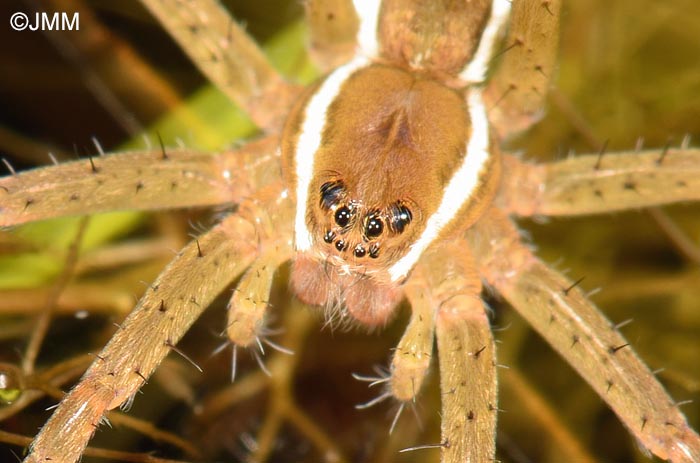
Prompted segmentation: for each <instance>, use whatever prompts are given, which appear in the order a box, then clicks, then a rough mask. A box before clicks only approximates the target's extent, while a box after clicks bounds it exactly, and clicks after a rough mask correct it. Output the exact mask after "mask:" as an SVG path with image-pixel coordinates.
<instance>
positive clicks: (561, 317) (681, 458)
mask: <svg viewBox="0 0 700 463" xmlns="http://www.w3.org/2000/svg"><path fill="white" fill-rule="evenodd" d="M468 238H469V241H470V244H471V248H472V249H473V250H474V255H475V259H476V261H477V262H479V266H480V270H481V272H482V274H483V275H484V276H485V278H486V279H487V280H488V282H489V283H490V284H492V285H493V286H494V287H495V288H496V290H497V291H498V292H499V293H500V294H501V295H503V297H505V298H506V300H508V302H509V303H510V304H511V305H512V306H513V307H514V308H515V309H516V310H517V311H518V312H519V313H520V314H521V315H522V316H523V317H524V318H525V319H526V320H527V321H528V323H529V324H530V325H531V326H533V327H534V328H535V330H537V331H538V332H539V333H540V335H542V336H543V337H544V338H545V339H546V340H547V341H548V342H549V343H550V344H551V345H552V347H554V348H555V349H556V350H557V351H558V352H559V354H560V355H562V356H563V357H564V358H565V359H566V361H567V362H568V363H569V364H570V365H572V366H573V367H574V368H575V369H576V370H577V371H578V372H579V374H580V375H581V376H582V377H583V378H585V379H586V381H588V383H589V384H590V385H591V387H593V389H595V391H596V392H597V393H598V394H599V395H600V397H601V398H602V399H603V400H605V401H606V402H607V403H608V404H609V405H610V407H611V408H612V409H613V410H614V411H615V413H616V414H617V415H618V417H619V418H620V420H621V421H622V422H623V423H624V424H625V425H626V426H627V428H628V429H629V430H630V432H631V433H632V434H634V435H635V436H636V437H637V439H639V441H640V442H641V444H642V445H643V446H644V447H645V448H648V449H649V450H650V451H651V452H653V453H654V454H656V455H657V456H659V457H661V458H665V459H669V460H671V461H674V462H688V463H689V462H691V461H698V459H700V437H698V435H697V434H696V433H695V432H694V431H693V430H692V429H690V427H689V426H688V424H687V423H686V420H685V417H684V416H683V414H682V413H681V412H680V410H679V409H678V407H676V405H675V403H674V401H673V400H672V399H671V398H670V397H669V396H668V394H667V393H666V391H665V390H664V388H663V386H661V384H660V383H659V382H658V380H657V379H656V378H655V377H654V375H653V374H652V373H651V372H650V371H649V369H648V368H647V367H646V366H645V365H644V363H643V362H642V361H641V360H640V359H639V357H637V355H636V354H635V353H634V351H633V350H632V348H631V347H629V344H628V343H627V341H626V340H625V339H624V338H623V337H622V336H621V335H620V333H619V332H618V331H617V328H616V327H615V326H614V325H612V324H611V323H610V322H609V321H608V320H607V319H605V317H604V316H603V315H602V314H601V313H600V312H599V311H598V310H597V309H596V307H595V306H594V305H593V304H591V303H590V301H588V300H587V299H586V297H585V295H584V294H583V292H582V291H581V290H580V289H579V288H576V287H575V284H572V282H571V281H569V280H568V279H567V278H565V277H564V276H562V275H561V274H559V273H558V272H556V271H554V270H553V269H551V268H549V267H547V266H546V265H545V264H544V263H542V262H541V261H540V260H539V259H537V257H536V256H535V255H534V254H533V253H532V251H531V250H530V249H528V248H527V247H526V246H525V245H523V244H522V243H521V242H520V238H519V235H518V232H517V230H516V228H515V226H514V225H513V224H512V223H511V222H510V221H509V220H508V219H507V218H506V217H505V216H504V215H503V214H501V213H500V212H499V211H497V210H495V209H492V210H491V211H490V213H489V214H488V215H487V216H485V217H484V219H482V221H480V222H479V223H478V224H476V225H475V227H474V228H473V229H472V230H470V231H469V233H468Z"/></svg>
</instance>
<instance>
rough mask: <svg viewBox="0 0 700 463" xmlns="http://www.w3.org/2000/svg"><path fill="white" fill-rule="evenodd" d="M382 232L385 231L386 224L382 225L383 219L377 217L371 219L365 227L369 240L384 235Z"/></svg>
mask: <svg viewBox="0 0 700 463" xmlns="http://www.w3.org/2000/svg"><path fill="white" fill-rule="evenodd" d="M382 231H384V224H383V223H382V219H380V218H379V217H377V216H372V217H370V218H369V220H368V221H367V225H366V226H365V234H366V235H367V236H368V237H369V238H376V237H377V236H379V235H381V234H382Z"/></svg>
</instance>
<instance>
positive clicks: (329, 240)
mask: <svg viewBox="0 0 700 463" xmlns="http://www.w3.org/2000/svg"><path fill="white" fill-rule="evenodd" d="M334 239H335V233H333V232H332V231H330V230H328V231H327V232H326V234H325V235H323V241H325V242H326V243H328V244H330V243H332V242H333V240H334Z"/></svg>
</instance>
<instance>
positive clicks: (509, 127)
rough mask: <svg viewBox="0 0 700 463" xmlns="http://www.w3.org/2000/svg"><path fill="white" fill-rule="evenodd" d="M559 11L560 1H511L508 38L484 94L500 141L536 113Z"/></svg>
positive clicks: (550, 70)
mask: <svg viewBox="0 0 700 463" xmlns="http://www.w3.org/2000/svg"><path fill="white" fill-rule="evenodd" d="M560 8H561V1H560V0H545V1H541V2H512V10H511V15H510V25H509V27H508V34H507V37H506V39H505V42H504V45H503V48H502V49H501V50H500V51H497V53H496V55H495V56H494V58H496V59H497V60H498V62H497V64H496V70H495V72H494V74H493V75H492V76H491V78H490V79H489V81H488V83H487V85H486V90H485V91H484V100H485V101H486V105H487V107H488V108H489V120H490V121H491V123H492V124H493V126H494V127H495V128H496V130H497V132H498V133H499V134H500V135H501V137H502V138H505V137H508V135H510V134H512V133H514V132H518V131H521V130H524V129H526V128H527V127H529V126H530V125H532V124H533V123H534V122H536V121H537V120H538V119H539V117H540V115H541V114H542V106H543V102H544V98H545V96H546V95H547V92H548V87H549V81H550V79H551V78H552V75H553V74H554V67H555V63H556V52H557V44H558V37H559V10H560Z"/></svg>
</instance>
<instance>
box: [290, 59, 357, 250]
mask: <svg viewBox="0 0 700 463" xmlns="http://www.w3.org/2000/svg"><path fill="white" fill-rule="evenodd" d="M367 64H369V63H368V61H367V60H366V59H365V58H363V57H356V58H355V59H353V60H352V61H350V62H348V63H346V64H344V65H343V66H340V67H339V68H338V69H336V70H335V71H333V72H332V73H331V74H330V75H329V76H328V77H327V78H326V80H325V81H323V83H322V84H321V86H320V87H319V88H318V90H316V93H314V95H313V96H312V97H311V99H310V100H309V103H308V104H307V106H306V109H305V110H304V116H303V121H302V123H301V128H300V130H299V139H298V141H297V147H296V152H295V153H294V160H295V162H296V175H297V189H296V200H297V211H296V217H295V220H294V230H295V236H296V240H295V241H296V248H297V250H299V251H307V250H309V249H310V248H311V244H312V239H311V232H310V231H309V228H308V226H307V224H306V210H307V205H308V200H309V197H308V196H309V185H310V184H311V177H312V176H313V172H314V159H315V157H316V151H318V149H319V148H320V146H321V136H322V134H323V127H324V126H325V125H326V119H327V117H328V107H329V106H330V105H331V103H332V102H333V100H335V98H336V96H338V92H339V91H340V87H341V86H342V85H343V83H344V82H345V81H346V80H347V78H348V77H350V75H351V74H352V73H353V72H355V71H357V70H358V69H359V68H361V67H363V66H366V65H367Z"/></svg>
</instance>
